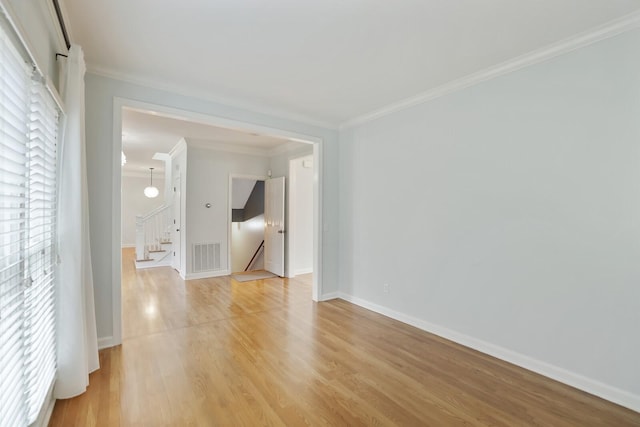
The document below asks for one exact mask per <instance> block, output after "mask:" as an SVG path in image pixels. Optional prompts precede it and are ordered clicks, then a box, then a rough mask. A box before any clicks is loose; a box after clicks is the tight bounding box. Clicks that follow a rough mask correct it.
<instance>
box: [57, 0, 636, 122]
mask: <svg viewBox="0 0 640 427" xmlns="http://www.w3.org/2000/svg"><path fill="white" fill-rule="evenodd" d="M61 3H62V6H63V8H64V10H65V11H64V13H65V15H66V20H67V21H68V22H67V25H68V27H69V30H70V34H71V38H72V41H73V42H75V43H78V44H80V45H81V46H82V47H83V49H84V51H85V59H86V61H87V64H88V69H89V71H92V72H97V73H101V74H104V75H110V76H114V77H119V78H126V79H129V80H133V81H140V82H144V83H145V84H147V85H151V86H157V87H162V88H171V89H173V90H174V91H177V92H180V93H186V94H196V95H197V96H201V97H206V98H212V99H216V100H221V101H223V102H227V103H229V104H233V105H239V106H244V107H246V108H252V109H256V110H261V111H263V110H268V111H271V112H273V113H274V114H280V113H282V114H283V115H284V114H285V113H286V114H288V115H295V116H296V117H304V118H305V119H309V120H313V121H316V122H322V123H327V124H329V125H332V126H337V125H338V124H340V123H344V122H345V121H348V120H351V119H354V118H356V117H359V116H361V115H364V114H367V113H369V112H372V111H375V110H377V109H380V108H383V107H385V106H387V105H389V104H393V103H396V102H400V101H402V100H404V99H406V98H409V97H413V96H416V95H418V94H419V93H422V92H425V91H428V90H431V89H433V88H436V87H438V86H441V85H443V84H445V83H447V82H450V81H453V80H455V79H458V78H461V77H464V76H467V75H469V74H472V73H474V72H478V71H481V70H483V69H486V68H488V67H490V66H493V65H496V64H498V63H501V62H504V61H507V60H509V59H511V58H515V57H517V56H520V55H522V54H525V53H527V52H531V51H533V50H535V49H539V48H542V47H544V46H547V45H550V44H552V43H554V42H557V41H559V40H563V39H566V38H569V37H571V36H574V35H576V34H579V33H582V32H585V31H588V30H590V29H593V28H595V27H597V26H599V25H602V24H604V23H607V22H609V21H611V20H612V19H615V18H619V17H621V16H623V15H625V14H628V13H631V12H633V11H636V10H638V9H639V8H640V2H638V1H637V0H535V1H533V0H530V1H522V0H521V1H514V0H484V1H478V0H446V1H444V0H398V1H389V0H346V1H345V0H322V1H304V0H270V1H264V0H181V1H179V2H177V1H173V0H171V1H169V0H136V1H130V0H110V1H104V0H62V1H61Z"/></svg>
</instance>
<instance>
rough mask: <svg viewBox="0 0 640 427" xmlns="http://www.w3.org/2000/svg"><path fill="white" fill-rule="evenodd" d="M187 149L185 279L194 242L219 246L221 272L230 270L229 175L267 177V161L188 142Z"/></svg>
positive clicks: (189, 267) (189, 268)
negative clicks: (228, 249) (228, 248)
mask: <svg viewBox="0 0 640 427" xmlns="http://www.w3.org/2000/svg"><path fill="white" fill-rule="evenodd" d="M187 146H188V150H187V163H188V165H189V166H188V170H187V188H186V193H185V195H186V197H185V199H186V206H187V212H186V214H187V217H186V222H183V228H184V229H186V233H187V246H186V255H187V268H186V273H187V277H189V274H190V273H193V268H192V249H191V248H192V245H193V244H194V243H220V249H221V256H220V264H221V266H222V268H223V270H227V271H229V270H230V268H231V266H230V265H229V260H228V254H227V247H228V234H229V221H230V217H229V216H230V212H229V176H230V175H231V174H238V175H254V176H266V174H267V170H268V169H269V159H268V158H267V157H261V156H254V155H246V154H238V153H229V152H224V151H213V150H208V149H203V148H199V147H198V146H191V145H190V141H189V140H188V139H187ZM206 203H211V207H210V208H206V207H205V204H206Z"/></svg>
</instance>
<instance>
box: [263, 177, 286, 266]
mask: <svg viewBox="0 0 640 427" xmlns="http://www.w3.org/2000/svg"><path fill="white" fill-rule="evenodd" d="M264 228H265V230H264V269H265V270H267V271H270V272H272V273H273V274H277V275H278V276H281V277H282V276H284V233H285V231H286V230H285V229H284V177H283V176H282V177H280V178H272V179H268V180H266V181H265V182H264Z"/></svg>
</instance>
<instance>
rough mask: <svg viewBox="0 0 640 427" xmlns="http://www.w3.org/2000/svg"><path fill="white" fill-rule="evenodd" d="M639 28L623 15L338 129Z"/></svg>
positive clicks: (639, 22)
mask: <svg viewBox="0 0 640 427" xmlns="http://www.w3.org/2000/svg"><path fill="white" fill-rule="evenodd" d="M639 26H640V11H636V12H633V13H630V14H627V15H625V16H623V17H621V18H618V19H614V20H612V21H609V22H608V23H606V24H604V25H601V26H599V27H596V28H594V29H592V30H589V31H586V32H583V33H580V34H578V35H575V36H572V37H569V38H567V39H564V40H561V41H559V42H556V43H553V44H550V45H548V46H545V47H543V48H540V49H536V50H534V51H531V52H529V53H526V54H524V55H521V56H517V57H515V58H513V59H510V60H508V61H505V62H502V63H500V64H497V65H494V66H491V67H489V68H486V69H484V70H481V71H478V72H475V73H472V74H469V75H467V76H465V77H462V78H459V79H456V80H453V81H451V82H449V83H445V84H443V85H440V86H437V87H435V88H433V89H429V90H427V91H425V92H422V93H421V94H419V95H416V96H412V97H410V98H406V99H404V100H402V101H399V102H396V103H393V104H390V105H387V106H386V107H383V108H380V109H377V110H374V111H372V112H370V113H367V114H363V115H361V116H358V117H355V118H353V119H350V120H348V121H346V122H344V123H342V124H341V125H340V126H339V128H340V129H341V130H342V129H348V128H351V127H355V126H358V125H361V124H363V123H366V122H369V121H372V120H375V119H378V118H380V117H384V116H387V115H390V114H393V113H395V112H398V111H401V110H405V109H407V108H410V107H413V106H416V105H420V104H423V103H426V102H429V101H431V100H434V99H436V98H440V97H442V96H445V95H448V94H451V93H453V92H457V91H460V90H462V89H465V88H468V87H470V86H474V85H477V84H479V83H482V82H485V81H487V80H491V79H494V78H496V77H500V76H503V75H505V74H509V73H512V72H514V71H517V70H520V69H522V68H525V67H529V66H531V65H535V64H538V63H541V62H544V61H547V60H549V59H552V58H555V57H557V56H560V55H563V54H566V53H569V52H571V51H574V50H576V49H580V48H582V47H586V46H589V45H591V44H594V43H596V42H599V41H601V40H605V39H607V38H610V37H614V36H617V35H619V34H621V33H624V32H626V31H630V30H633V29H635V28H638V27H639Z"/></svg>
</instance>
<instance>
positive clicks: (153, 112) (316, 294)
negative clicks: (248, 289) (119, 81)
mask: <svg viewBox="0 0 640 427" xmlns="http://www.w3.org/2000/svg"><path fill="white" fill-rule="evenodd" d="M129 110H133V111H136V112H141V113H145V114H146V115H147V117H146V119H147V120H152V118H162V119H168V120H173V121H180V122H182V123H188V124H189V126H192V125H196V126H209V127H216V128H218V129H222V130H225V131H230V132H237V133H239V134H243V135H244V136H246V135H255V136H258V135H259V136H265V137H272V138H277V139H280V140H284V141H288V142H289V143H290V144H295V145H297V146H305V147H306V149H305V150H304V151H305V154H311V156H312V158H313V164H314V166H317V168H314V172H313V174H314V175H313V177H314V179H313V189H312V194H313V203H312V205H313V213H314V215H313V239H312V241H313V243H312V246H313V268H312V269H313V272H314V274H313V277H312V295H311V296H312V299H313V300H315V301H319V300H321V299H322V297H321V295H322V274H321V273H322V268H321V266H322V251H321V250H320V248H321V247H322V233H321V229H322V227H321V224H322V216H321V214H322V174H321V169H322V168H321V164H322V140H321V139H320V138H317V137H312V136H308V135H304V134H298V133H295V132H290V131H286V130H282V129H277V128H269V127H265V126H261V125H256V124H253V123H248V122H241V121H236V120H230V119H226V118H221V117H214V116H209V115H205V114H200V113H195V112H192V111H187V110H179V109H174V108H170V107H165V106H160V105H155V104H149V103H145V102H140V101H134V100H129V99H124V98H114V133H113V134H114V140H113V156H114V158H113V166H114V171H115V173H114V177H115V178H114V180H115V182H114V184H115V185H114V193H113V211H112V217H113V223H114V228H115V229H116V230H118V229H121V228H122V227H123V221H124V219H125V218H124V207H125V206H124V204H125V203H126V202H125V201H124V200H123V198H122V194H121V189H123V188H128V187H126V183H124V182H123V174H122V172H123V164H121V156H122V152H123V140H127V139H130V145H129V146H128V147H129V148H128V149H127V150H126V152H125V154H127V151H128V152H129V153H131V154H127V156H128V157H129V160H131V161H133V160H134V157H135V155H132V154H133V153H134V151H135V150H134V144H137V143H138V142H140V141H138V140H137V138H136V135H126V129H125V128H124V127H123V116H124V115H125V111H129ZM178 127H180V126H178ZM178 132H179V136H184V135H185V134H186V133H185V132H182V131H181V130H180V129H179V130H178ZM174 136H175V135H174ZM157 137H158V134H154V135H153V140H154V141H157ZM177 139H178V138H176V140H177ZM234 144H235V142H234V141H229V140H224V141H220V140H219V141H218V145H219V146H220V147H226V148H229V147H232V146H234ZM252 149H253V148H252ZM247 150H249V151H250V149H248V148H247V147H242V149H240V150H238V151H236V152H239V151H242V152H245V153H246V151H247ZM169 151H170V150H162V152H163V153H168V152H169ZM286 153H288V151H287V150H281V151H278V149H273V150H272V151H271V155H272V156H276V157H277V160H276V161H275V162H276V163H277V165H276V166H275V168H277V169H279V170H278V172H280V173H279V175H283V176H284V175H287V174H288V173H289V168H288V166H289V165H288V164H287V163H288V161H289V160H291V157H289V158H287V154H286ZM298 156H300V153H299V152H298ZM116 157H117V159H116ZM158 160H160V159H158ZM190 166H191V165H190ZM274 172H275V171H274ZM158 175H159V174H158ZM158 175H157V174H156V170H154V176H153V178H154V181H153V184H154V186H159V185H156V179H159V180H161V181H158V182H159V183H160V182H164V187H165V188H164V193H169V192H170V191H171V190H172V189H173V188H179V189H180V190H182V191H181V193H180V194H179V196H178V200H181V201H180V202H179V204H181V205H182V206H181V207H180V210H179V211H177V212H176V211H175V210H169V212H172V213H173V214H174V215H172V217H173V216H176V218H175V219H176V220H179V221H180V222H181V223H177V224H176V225H179V226H180V227H178V228H176V229H179V230H180V232H179V234H177V235H172V236H171V240H172V241H174V242H173V243H174V245H175V247H176V249H177V251H176V252H178V251H179V252H181V256H180V257H179V258H176V257H173V258H172V263H171V265H172V266H173V267H174V268H176V269H182V270H184V271H185V272H188V269H189V266H190V265H191V264H192V261H193V256H192V259H191V260H190V259H189V258H188V255H189V254H191V253H192V252H194V251H192V249H193V248H192V247H191V246H193V245H191V244H190V243H189V241H188V240H186V237H185V236H186V235H187V234H188V233H189V232H190V231H189V216H188V212H189V210H185V200H186V199H187V198H188V197H189V188H188V185H187V184H188V183H189V182H193V181H190V178H189V177H188V176H187V175H188V172H187V171H186V168H185V170H184V171H183V170H181V171H180V174H179V175H177V174H176V175H173V176H172V177H171V175H172V174H166V175H165V177H164V178H165V179H164V180H163V179H162V177H161V176H158ZM176 178H177V180H178V185H175V184H176V181H175V179H176ZM263 178H265V177H263ZM287 191H288V190H287ZM175 197H176V196H175V195H173V194H165V199H166V200H169V199H172V200H173V199H174V198H175ZM192 200H193V199H192ZM205 202H206V203H205ZM224 204H226V201H225V203H224ZM205 205H206V206H205ZM208 205H209V201H208V200H203V201H202V203H201V202H200V201H198V203H197V209H198V210H200V211H202V212H205V213H209V212H213V210H214V209H217V208H219V207H221V206H220V205H217V204H215V203H213V204H212V208H211V210H209V209H210V208H209V207H208ZM194 206H196V205H194ZM174 207H175V208H177V206H174ZM194 209H196V207H194V208H191V212H193V211H194ZM176 214H177V215H176ZM224 227H225V228H226V229H227V230H229V229H230V227H227V226H226V225H225V226H224ZM282 231H283V234H284V233H287V234H285V237H284V240H285V244H284V247H285V251H288V252H286V253H287V254H288V256H290V255H291V248H293V247H294V244H292V241H291V236H293V235H295V228H290V229H289V230H287V229H282ZM191 232H192V233H193V231H191ZM224 234H227V233H226V232H224ZM220 235H221V236H222V234H220ZM192 236H193V235H192ZM113 237H114V240H113V243H114V244H113V246H112V256H113V261H114V262H113V270H114V277H115V278H117V279H115V280H117V281H116V283H114V288H113V294H112V297H113V301H112V307H113V337H112V343H113V345H117V344H119V343H121V342H122V289H121V283H122V279H121V278H122V244H123V239H122V233H121V232H120V233H114V236H113ZM230 237H231V236H228V237H227V241H228V242H229V241H230ZM222 239H224V237H222ZM191 240H192V241H193V237H192V238H191ZM221 241H223V240H221ZM127 243H131V242H127ZM223 248H224V245H221V246H220V248H219V249H222V251H224V249H223ZM219 249H216V251H218V252H217V253H220V254H221V265H222V266H223V267H225V268H228V271H229V273H230V272H231V270H232V268H231V265H230V257H227V256H225V254H224V252H222V251H220V250H219ZM263 256H264V255H263ZM288 256H287V258H288ZM225 258H226V259H225ZM292 265H293V264H292ZM245 267H246V266H245ZM254 268H255V267H254ZM229 273H227V274H229ZM295 274H296V272H295V271H294V269H293V268H292V267H291V265H285V276H286V277H292V276H295ZM299 274H300V272H299ZM181 275H182V274H181ZM186 275H187V277H186V279H187V280H188V279H190V278H196V277H188V274H186Z"/></svg>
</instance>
